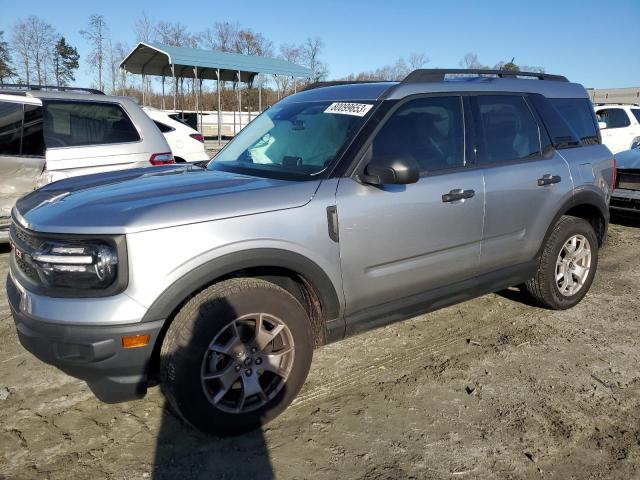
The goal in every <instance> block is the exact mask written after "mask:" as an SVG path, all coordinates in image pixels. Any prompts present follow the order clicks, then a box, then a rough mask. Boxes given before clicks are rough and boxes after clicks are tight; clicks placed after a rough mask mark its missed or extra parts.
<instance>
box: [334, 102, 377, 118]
mask: <svg viewBox="0 0 640 480" xmlns="http://www.w3.org/2000/svg"><path fill="white" fill-rule="evenodd" d="M371 107H373V105H369V104H368V103H344V102H335V103H332V104H331V105H329V106H328V107H327V109H326V110H325V111H324V113H339V114H341V115H355V116H356V117H364V116H365V115H366V114H367V112H368V111H369V110H371Z"/></svg>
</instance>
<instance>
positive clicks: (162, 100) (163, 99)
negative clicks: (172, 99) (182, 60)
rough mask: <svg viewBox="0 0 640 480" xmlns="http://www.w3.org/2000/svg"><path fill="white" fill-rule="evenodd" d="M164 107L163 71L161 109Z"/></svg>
mask: <svg viewBox="0 0 640 480" xmlns="http://www.w3.org/2000/svg"><path fill="white" fill-rule="evenodd" d="M163 70H164V69H163ZM164 109H165V104H164V73H163V74H162V110H164Z"/></svg>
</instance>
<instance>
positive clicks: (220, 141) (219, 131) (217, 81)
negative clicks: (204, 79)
mask: <svg viewBox="0 0 640 480" xmlns="http://www.w3.org/2000/svg"><path fill="white" fill-rule="evenodd" d="M216 90H217V91H218V92H217V93H218V94H217V95H216V96H217V97H218V146H220V145H222V130H221V128H222V118H221V117H220V105H221V102H220V69H219V68H218V69H217V70H216Z"/></svg>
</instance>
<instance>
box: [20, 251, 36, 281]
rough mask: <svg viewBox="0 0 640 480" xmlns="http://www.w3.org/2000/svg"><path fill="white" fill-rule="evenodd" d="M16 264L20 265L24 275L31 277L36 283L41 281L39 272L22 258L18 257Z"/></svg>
mask: <svg viewBox="0 0 640 480" xmlns="http://www.w3.org/2000/svg"><path fill="white" fill-rule="evenodd" d="M16 263H17V264H18V268H19V269H20V270H21V271H22V273H24V274H25V275H26V276H27V277H29V278H30V279H31V280H33V281H34V282H37V281H38V280H39V277H38V272H36V269H35V268H33V267H32V266H31V265H30V264H29V263H27V262H26V261H25V260H23V259H22V258H18V257H16Z"/></svg>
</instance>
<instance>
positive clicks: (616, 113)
mask: <svg viewBox="0 0 640 480" xmlns="http://www.w3.org/2000/svg"><path fill="white" fill-rule="evenodd" d="M596 115H597V117H598V121H599V122H604V123H606V124H607V128H624V127H628V126H629V125H631V122H630V121H629V117H628V116H627V113H626V112H625V111H624V110H623V109H622V108H605V109H603V110H598V113H597V114H596Z"/></svg>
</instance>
